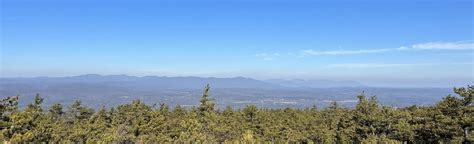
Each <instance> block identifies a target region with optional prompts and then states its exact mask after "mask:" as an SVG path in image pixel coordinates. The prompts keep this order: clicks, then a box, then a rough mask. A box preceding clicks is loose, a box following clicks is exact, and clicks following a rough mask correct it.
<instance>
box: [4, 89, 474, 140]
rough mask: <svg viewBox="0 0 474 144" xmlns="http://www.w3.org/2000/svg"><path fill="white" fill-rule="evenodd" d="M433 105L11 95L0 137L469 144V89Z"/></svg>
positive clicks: (471, 113) (471, 137)
mask: <svg viewBox="0 0 474 144" xmlns="http://www.w3.org/2000/svg"><path fill="white" fill-rule="evenodd" d="M454 92H455V93H456V94H457V95H448V96H446V97H445V98H444V99H443V100H442V101H440V102H438V103H437V104H435V105H433V106H423V107H420V106H410V107H405V108H394V107H388V106H381V105H380V104H379V103H378V102H377V99H376V97H375V96H374V97H366V96H365V95H364V94H361V95H359V96H358V99H359V101H358V104H357V106H356V107H355V108H344V107H341V106H338V104H337V103H335V102H334V103H332V104H331V106H329V107H327V108H323V109H319V108H317V107H316V106H314V107H311V108H305V109H293V108H286V109H267V108H258V107H256V106H255V105H248V106H247V107H245V108H243V109H232V108H231V107H227V108H225V109H223V110H216V108H215V104H214V103H213V100H212V98H210V93H209V86H206V88H205V90H204V94H203V96H202V98H201V100H200V105H199V106H197V107H192V108H183V107H181V106H179V105H178V106H176V107H174V108H169V106H168V105H166V104H160V105H156V106H150V105H146V104H145V103H144V102H142V101H140V100H135V101H133V102H131V103H129V104H125V105H120V106H118V107H114V108H110V109H106V108H101V109H99V110H97V111H95V110H94V109H92V108H89V107H87V106H85V105H83V104H82V103H81V102H80V101H76V102H75V103H74V104H72V105H70V106H68V107H67V108H63V106H62V105H61V104H54V105H52V106H50V107H49V108H48V109H45V108H44V107H42V102H43V99H42V98H41V97H40V96H39V95H37V96H36V99H35V101H34V102H33V103H31V104H29V105H28V106H27V107H25V108H21V109H20V108H18V97H17V96H15V97H6V98H3V99H2V100H1V101H0V104H1V105H0V130H1V136H0V139H3V140H4V141H5V142H11V143H23V142H51V143H167V142H169V143H175V142H180V143H182V142H202V143H216V142H218V143H237V142H245V143H257V142H261V143H288V142H303V143H353V142H355V143H380V142H384V143H472V142H473V140H474V135H473V129H472V126H473V124H474V118H473V117H474V106H473V104H472V99H473V95H474V86H468V87H465V88H454Z"/></svg>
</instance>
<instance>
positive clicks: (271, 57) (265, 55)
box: [255, 53, 281, 61]
mask: <svg viewBox="0 0 474 144" xmlns="http://www.w3.org/2000/svg"><path fill="white" fill-rule="evenodd" d="M255 56H256V57H260V58H263V60H265V61H271V60H275V59H276V58H277V57H280V56H281V54H280V53H259V54H255Z"/></svg>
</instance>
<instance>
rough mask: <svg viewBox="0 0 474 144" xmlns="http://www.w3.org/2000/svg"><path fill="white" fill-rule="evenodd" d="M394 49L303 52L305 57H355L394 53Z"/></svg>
mask: <svg viewBox="0 0 474 144" xmlns="http://www.w3.org/2000/svg"><path fill="white" fill-rule="evenodd" d="M392 50H394V49H367V50H333V51H317V50H311V49H309V50H302V51H300V52H301V54H303V55H354V54H370V53H382V52H387V51H392Z"/></svg>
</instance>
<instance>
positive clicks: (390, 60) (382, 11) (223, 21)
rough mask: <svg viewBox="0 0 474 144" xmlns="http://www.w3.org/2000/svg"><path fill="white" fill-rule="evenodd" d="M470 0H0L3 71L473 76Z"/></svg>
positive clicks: (422, 79)
mask: <svg viewBox="0 0 474 144" xmlns="http://www.w3.org/2000/svg"><path fill="white" fill-rule="evenodd" d="M473 17H474V4H473V1H472V0H397V1H394V0H373V1H372V0H360V1H349V0H327V1H322V0H319V1H318V0H312V1H310V0H274V1H269V0H258V1H257V0H201V1H191V0H176V1H171V0H169V1H166V0H161V1H159V0H158V1H151V0H133V1H132V0H131V1H124V0H67V1H66V0H2V1H1V19H0V21H1V22H0V23H1V29H0V31H1V36H0V40H1V41H0V44H1V51H0V56H1V58H0V63H1V65H0V72H1V73H0V77H37V76H52V77H57V76H73V75H82V74H103V75H116V74H126V75H133V76H148V75H157V76H203V77H211V76H212V77H237V76H244V77H250V78H255V79H275V78H278V79H329V80H354V81H359V82H362V83H364V84H368V85H374V86H427V87H451V86H465V85H468V84H473V83H474V74H473V71H474V70H473V69H474V37H473V33H474V23H473Z"/></svg>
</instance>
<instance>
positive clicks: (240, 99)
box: [0, 74, 452, 108]
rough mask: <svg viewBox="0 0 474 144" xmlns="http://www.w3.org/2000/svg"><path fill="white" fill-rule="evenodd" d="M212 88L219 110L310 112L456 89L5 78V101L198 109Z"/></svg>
mask: <svg viewBox="0 0 474 144" xmlns="http://www.w3.org/2000/svg"><path fill="white" fill-rule="evenodd" d="M206 84H210V85H211V95H212V97H213V98H214V99H215V100H216V103H217V104H218V106H219V107H221V108H222V107H223V106H233V107H236V108H241V107H245V106H246V105H248V104H255V105H258V106H261V107H270V108H283V107H298V108H303V107H310V106H312V105H315V104H316V105H318V106H320V107H324V106H327V105H328V104H329V102H331V101H338V102H340V103H341V104H342V105H344V106H354V104H355V102H357V97H356V96H357V95H358V94H360V93H361V92H362V91H365V92H366V94H367V95H369V96H371V95H377V97H378V98H379V100H380V102H381V103H382V104H386V105H391V106H408V105H412V104H417V105H430V104H433V103H434V102H436V101H439V100H440V99H441V98H442V97H443V96H445V95H446V94H450V93H451V91H452V89H451V88H376V87H367V86H364V85H362V84H360V83H358V82H354V81H332V80H281V79H273V80H256V79H251V78H244V77H235V78H213V77H210V78H202V77H159V76H145V77H135V76H127V75H108V76H103V75H96V74H88V75H81V76H72V77H36V78H0V97H6V96H14V95H20V105H21V106H25V105H26V104H28V103H30V102H32V101H33V99H34V95H35V94H36V93H39V94H41V95H42V96H43V97H44V98H45V100H44V101H45V106H48V105H51V104H52V103H62V104H64V105H68V104H71V103H72V102H73V101H74V100H82V101H83V102H84V103H86V104H87V105H89V106H92V107H94V108H99V107H101V106H117V105H119V104H124V103H128V102H130V101H132V100H134V99H141V100H143V101H144V102H146V103H149V104H157V103H162V102H163V103H167V104H169V105H171V106H175V105H177V104H179V105H182V106H196V105H198V104H199V98H200V96H201V95H202V89H203V87H204V86H205V85H206Z"/></svg>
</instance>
